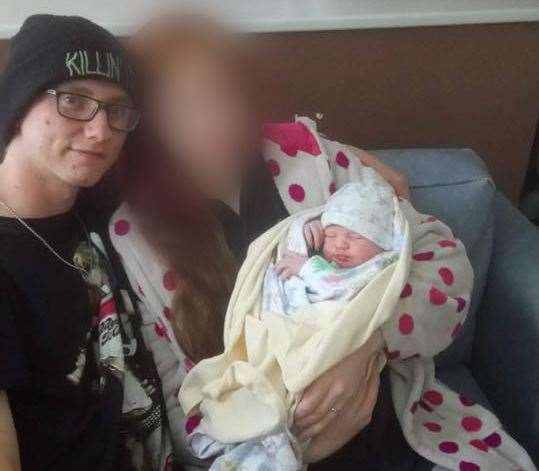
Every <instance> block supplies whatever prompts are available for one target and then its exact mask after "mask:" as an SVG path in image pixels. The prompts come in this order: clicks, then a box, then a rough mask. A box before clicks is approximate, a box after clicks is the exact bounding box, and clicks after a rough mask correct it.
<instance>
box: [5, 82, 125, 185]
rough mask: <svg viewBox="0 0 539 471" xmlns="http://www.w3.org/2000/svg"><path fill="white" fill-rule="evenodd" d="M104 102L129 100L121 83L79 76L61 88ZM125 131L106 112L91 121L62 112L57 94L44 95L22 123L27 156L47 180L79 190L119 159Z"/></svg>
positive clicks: (103, 111) (20, 132) (22, 135)
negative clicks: (114, 128) (116, 125)
mask: <svg viewBox="0 0 539 471" xmlns="http://www.w3.org/2000/svg"><path fill="white" fill-rule="evenodd" d="M54 89H55V90H57V91H62V92H72V93H77V94H80V95H85V96H88V97H91V98H95V99H97V100H99V101H102V102H105V103H114V104H130V99H129V97H128V95H127V94H126V92H125V91H124V90H123V89H122V88H120V87H119V86H117V85H115V84H112V83H108V82H105V81H100V80H74V81H70V82H64V83H61V84H59V85H57V86H56V87H54ZM125 138H126V134H125V133H124V132H121V131H116V130H113V129H111V128H110V127H109V124H108V121H107V116H106V112H105V110H100V111H99V112H98V113H97V114H96V115H95V116H94V118H93V119H92V120H91V121H77V120H74V119H70V118H65V117H63V116H61V115H60V114H58V111H57V107H56V97H55V96H54V95H49V94H46V93H43V95H42V96H40V97H38V99H37V100H36V101H35V103H34V104H33V105H32V106H31V107H30V109H29V110H28V112H27V113H26V115H25V117H24V119H23V120H22V122H21V126H20V131H19V134H18V135H17V136H16V139H19V140H20V145H21V147H20V148H21V149H22V150H23V154H24V155H25V156H26V157H27V158H28V159H30V161H31V163H32V164H33V165H34V166H35V167H36V168H37V169H38V170H39V171H40V173H41V174H42V175H43V176H44V178H47V179H48V178H50V177H52V179H57V180H60V181H61V182H63V183H65V184H67V185H69V186H71V187H76V188H83V187H89V186H93V185H95V184H96V183H97V182H98V181H99V180H100V178H101V177H102V176H103V175H104V174H105V172H106V171H107V170H108V169H109V168H110V167H111V166H112V164H114V162H115V161H116V160H117V159H118V156H119V154H120V150H121V149H122V146H123V144H124V141H125Z"/></svg>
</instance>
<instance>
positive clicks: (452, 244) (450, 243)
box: [438, 240, 457, 248]
mask: <svg viewBox="0 0 539 471" xmlns="http://www.w3.org/2000/svg"><path fill="white" fill-rule="evenodd" d="M438 245H439V246H440V247H442V248H446V247H451V248H455V247H456V246H457V243H456V242H455V241H454V240H440V241H439V242H438Z"/></svg>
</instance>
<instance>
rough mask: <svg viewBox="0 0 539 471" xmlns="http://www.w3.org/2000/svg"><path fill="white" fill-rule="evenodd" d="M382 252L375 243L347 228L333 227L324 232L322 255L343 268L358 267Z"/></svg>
mask: <svg viewBox="0 0 539 471" xmlns="http://www.w3.org/2000/svg"><path fill="white" fill-rule="evenodd" d="M381 252H383V249H382V248H381V247H379V246H378V245H376V244H375V243H374V242H373V241H371V240H369V239H367V238H366V237H363V236H362V235H360V234H358V233H357V232H353V231H351V230H349V229H346V228H345V227H342V226H337V225H331V226H328V227H326V229H325V230H324V246H323V247H322V254H323V255H324V258H325V259H326V260H329V261H331V262H335V263H336V264H337V266H339V267H341V268H351V267H357V266H358V265H361V264H362V263H365V262H366V261H368V260H370V259H371V258H372V257H374V256H375V255H378V254H379V253H381Z"/></svg>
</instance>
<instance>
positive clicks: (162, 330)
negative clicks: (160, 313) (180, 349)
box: [154, 321, 168, 338]
mask: <svg viewBox="0 0 539 471" xmlns="http://www.w3.org/2000/svg"><path fill="white" fill-rule="evenodd" d="M154 330H155V333H156V334H157V335H158V336H159V337H166V338H168V332H167V328H166V327H165V325H164V324H163V323H162V321H159V322H156V323H155V326H154Z"/></svg>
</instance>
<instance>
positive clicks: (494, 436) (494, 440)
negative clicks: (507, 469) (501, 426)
mask: <svg viewBox="0 0 539 471" xmlns="http://www.w3.org/2000/svg"><path fill="white" fill-rule="evenodd" d="M483 441H484V442H485V443H486V444H487V445H488V446H490V447H492V448H497V447H499V446H500V445H501V444H502V437H500V434H498V433H496V432H494V433H491V434H490V435H489V436H488V437H487V438H484V439H483Z"/></svg>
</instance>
